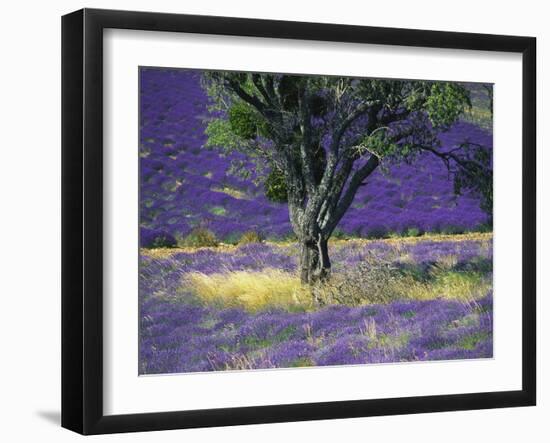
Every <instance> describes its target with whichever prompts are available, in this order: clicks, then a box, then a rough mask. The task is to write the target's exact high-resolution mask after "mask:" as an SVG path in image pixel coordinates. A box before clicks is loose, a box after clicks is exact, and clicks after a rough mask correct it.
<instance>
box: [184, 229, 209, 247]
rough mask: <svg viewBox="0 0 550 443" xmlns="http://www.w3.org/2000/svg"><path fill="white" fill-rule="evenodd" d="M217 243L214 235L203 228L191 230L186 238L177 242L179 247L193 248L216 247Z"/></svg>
mask: <svg viewBox="0 0 550 443" xmlns="http://www.w3.org/2000/svg"><path fill="white" fill-rule="evenodd" d="M218 243H219V242H218V239H217V238H216V235H215V234H214V233H213V232H212V231H210V230H209V229H206V228H203V227H198V228H195V229H193V230H192V231H191V232H190V233H189V235H187V237H185V238H184V239H183V240H181V241H180V242H178V244H179V246H184V247H194V248H199V247H211V246H218Z"/></svg>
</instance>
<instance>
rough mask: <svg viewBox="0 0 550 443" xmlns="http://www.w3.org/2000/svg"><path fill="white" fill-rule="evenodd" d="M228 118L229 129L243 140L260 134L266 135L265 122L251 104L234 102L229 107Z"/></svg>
mask: <svg viewBox="0 0 550 443" xmlns="http://www.w3.org/2000/svg"><path fill="white" fill-rule="evenodd" d="M227 114H228V120H229V125H230V127H231V131H232V132H233V134H235V135H236V136H238V137H241V138H243V139H245V140H251V139H254V138H256V137H257V136H258V134H260V135H264V136H265V135H267V124H266V122H265V120H263V119H262V117H261V116H260V115H259V114H258V113H257V112H255V111H254V110H253V109H252V107H251V106H247V105H246V104H245V103H243V102H236V103H234V104H233V105H231V107H230V108H229V111H228V113H227Z"/></svg>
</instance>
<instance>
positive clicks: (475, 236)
mask: <svg viewBox="0 0 550 443" xmlns="http://www.w3.org/2000/svg"><path fill="white" fill-rule="evenodd" d="M492 238H493V233H492V232H471V233H467V234H424V235H421V236H419V237H396V238H385V239H372V240H371V239H363V238H351V239H336V238H334V239H331V240H330V241H329V245H330V247H333V248H338V247H340V246H344V245H349V244H353V243H356V244H357V245H358V246H360V245H366V244H369V243H373V242H377V243H378V242H382V243H388V244H390V245H392V246H394V247H396V248H397V249H399V245H400V244H415V243H418V242H422V241H432V242H439V241H441V242H444V241H446V242H448V241H456V242H461V241H465V240H473V241H483V242H484V243H485V244H486V245H487V250H488V251H490V248H491V246H490V244H489V242H490V240H491V239H492ZM265 243H267V244H269V245H273V246H280V247H288V246H294V245H296V242H294V241H281V242H272V241H266V242H265ZM238 247H239V245H232V244H227V243H221V242H220V243H219V244H218V246H201V247H176V248H154V249H148V248H141V249H140V254H142V255H144V256H147V257H152V258H159V259H162V258H168V257H170V256H171V255H174V254H177V253H179V252H187V253H190V252H197V251H200V250H203V249H206V250H213V251H219V252H233V251H234V250H235V249H236V248H238Z"/></svg>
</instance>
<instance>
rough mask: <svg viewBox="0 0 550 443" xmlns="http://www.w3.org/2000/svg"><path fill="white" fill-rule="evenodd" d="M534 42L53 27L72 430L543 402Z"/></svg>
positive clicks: (128, 20) (316, 29)
mask: <svg viewBox="0 0 550 443" xmlns="http://www.w3.org/2000/svg"><path fill="white" fill-rule="evenodd" d="M535 51H536V41H535V39H534V38H531V37H515V36H514V37H513V36H498V35H484V34H466V33H453V32H436V31H421V30H410V29H389V28H374V27H359V26H347V25H336V24H319V23H298V22H281V21H270V20H256V19H243V18H228V17H208V16H190V15H175V14H158V13H148V12H125V11H108V10H92V9H84V10H80V11H77V12H74V13H72V14H68V15H66V16H64V17H63V20H62V57H63V66H62V77H63V78H62V109H63V110H62V114H63V115H62V120H63V125H62V126H63V127H62V140H63V146H62V161H63V164H62V172H63V179H62V187H63V195H62V197H63V209H62V212H63V214H62V220H63V226H62V240H63V245H62V252H63V263H62V269H63V275H62V283H63V290H62V359H63V360H62V425H63V426H64V427H66V428H68V429H71V430H73V431H76V432H79V433H82V434H102V433H114V432H131V431H148V430H160V429H177V428H191V427H208V426H227V425H238V424H251V423H272V422H283V421H300V420H317V419H329V418H346V417H361V416H377V415H389V414H411V413H423V412H435V411H454V410H465V409H484V408H499V407H513V406H530V405H535V402H536V373H535V367H536V355H535V349H536V343H535V339H536V337H535V330H536V325H535V306H536V300H535V297H536V291H535V289H536V284H535V261H536V251H535V244H536V232H535V231H536V229H535V228H536V222H535V220H536V217H535V202H536V189H535V188H536V185H535V130H536V125H535V122H536V118H535V117H536V116H535V110H536V105H535V72H536V69H535V59H536V55H535Z"/></svg>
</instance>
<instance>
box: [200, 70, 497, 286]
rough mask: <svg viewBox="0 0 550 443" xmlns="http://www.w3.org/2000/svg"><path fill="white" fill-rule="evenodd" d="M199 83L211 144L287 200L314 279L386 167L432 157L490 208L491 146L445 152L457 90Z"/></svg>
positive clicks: (382, 84)
mask: <svg viewBox="0 0 550 443" xmlns="http://www.w3.org/2000/svg"><path fill="white" fill-rule="evenodd" d="M203 84H204V87H205V88H206V90H207V92H208V95H209V96H210V98H211V106H210V111H211V119H210V121H209V123H208V126H207V129H206V133H207V135H208V142H207V146H211V147H216V148H219V149H221V150H225V151H228V152H233V151H238V152H242V153H244V154H245V155H246V156H247V158H248V159H250V160H252V161H253V162H254V163H255V166H256V168H255V169H256V171H255V176H256V178H257V179H259V180H263V181H264V183H265V184H266V190H267V195H268V197H270V198H272V199H274V200H277V201H287V202H288V206H289V214H290V221H291V224H292V227H293V229H294V232H295V233H296V235H297V236H298V238H299V239H300V240H301V241H302V242H303V244H304V245H305V246H304V248H305V249H304V250H305V252H304V254H305V253H308V249H309V253H310V254H311V255H312V257H313V258H311V257H310V256H309V255H308V256H303V257H302V263H304V261H306V262H309V265H308V268H309V273H310V274H311V273H312V272H314V269H313V268H318V272H317V273H318V274H319V273H320V274H322V273H323V271H322V269H323V267H324V266H325V265H327V266H328V267H330V262H328V252H326V254H325V253H324V249H326V240H327V239H328V238H329V237H330V236H331V234H332V232H333V231H334V229H335V228H336V226H337V224H338V222H339V221H340V220H341V219H342V217H343V215H344V214H345V213H346V211H347V210H348V208H349V207H350V205H351V204H352V202H353V199H354V196H355V194H356V192H357V190H358V188H359V187H360V186H363V185H365V184H366V180H367V178H368V177H369V176H370V175H371V174H372V173H373V172H374V171H375V170H376V169H377V168H378V167H379V166H380V165H384V164H389V163H391V162H400V161H407V162H410V161H412V160H413V159H415V158H416V157H417V156H418V154H420V153H423V152H429V153H431V154H433V155H436V156H437V157H439V158H440V159H441V160H442V161H443V162H445V164H446V166H447V167H448V169H449V171H451V172H453V177H454V180H455V190H456V192H461V191H462V190H463V189H464V188H468V189H472V190H474V191H476V192H478V194H479V195H480V196H481V198H482V204H483V205H484V206H485V209H486V210H488V211H489V209H490V208H492V172H491V171H492V164H491V155H490V153H489V152H488V151H487V149H486V147H484V146H480V145H475V144H472V143H470V142H468V141H467V140H465V141H464V142H463V143H462V144H461V145H460V146H457V147H453V148H452V149H449V148H447V149H444V148H443V147H442V145H441V142H440V140H439V138H438V135H439V134H440V133H441V132H442V131H446V130H448V129H449V128H450V126H451V125H452V124H453V123H454V122H455V121H456V120H457V119H458V118H459V116H460V115H461V114H462V113H463V112H464V110H465V109H467V108H468V107H470V106H471V102H470V95H469V92H468V90H467V89H466V88H465V87H464V86H463V85H461V84H459V83H450V82H433V81H413V80H389V79H357V78H348V77H336V76H300V75H286V74H260V73H235V72H220V71H215V72H214V71H212V72H206V73H204V75H203ZM240 172H241V173H242V174H249V173H250V172H251V171H249V170H247V169H246V168H241V171H240ZM323 255H326V257H323ZM311 261H313V263H311ZM323 261H325V263H323ZM327 262H328V263H327ZM303 277H304V276H303ZM309 277H310V275H309V274H308V275H306V276H305V280H306V281H309Z"/></svg>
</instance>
